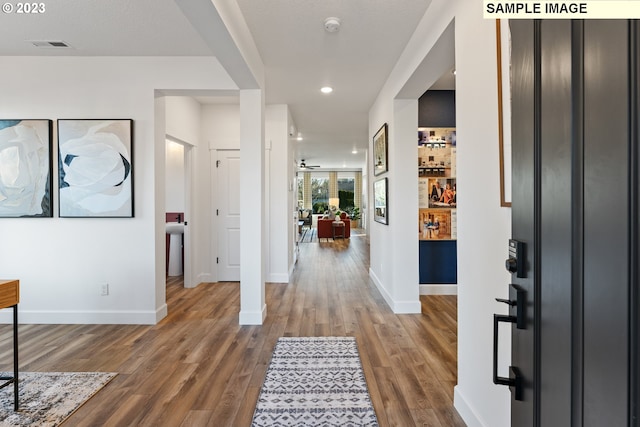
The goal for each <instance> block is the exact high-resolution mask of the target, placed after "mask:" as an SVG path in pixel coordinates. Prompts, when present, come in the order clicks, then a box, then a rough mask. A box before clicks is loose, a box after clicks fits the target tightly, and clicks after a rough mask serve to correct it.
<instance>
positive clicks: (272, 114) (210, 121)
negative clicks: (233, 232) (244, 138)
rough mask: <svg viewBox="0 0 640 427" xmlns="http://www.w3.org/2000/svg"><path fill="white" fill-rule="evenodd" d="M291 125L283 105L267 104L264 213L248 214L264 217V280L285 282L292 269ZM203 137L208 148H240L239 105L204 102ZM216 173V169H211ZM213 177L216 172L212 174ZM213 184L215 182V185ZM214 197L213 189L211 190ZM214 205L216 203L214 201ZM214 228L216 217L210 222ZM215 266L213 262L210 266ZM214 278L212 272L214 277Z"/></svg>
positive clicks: (214, 247)
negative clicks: (205, 103) (265, 207)
mask: <svg viewBox="0 0 640 427" xmlns="http://www.w3.org/2000/svg"><path fill="white" fill-rule="evenodd" d="M292 124H293V121H292V119H291V115H290V113H289V109H288V107H287V106H286V105H268V106H267V107H266V110H265V150H266V152H265V162H266V165H265V170H267V171H268V175H267V177H266V178H267V181H266V182H265V184H266V188H265V195H266V196H267V199H266V204H267V207H268V211H267V212H262V213H261V212H258V211H256V210H255V209H254V210H251V211H250V213H249V214H250V215H253V216H254V217H255V218H257V217H258V215H263V216H265V217H266V219H267V222H266V224H267V229H266V236H267V238H266V243H267V246H266V250H267V254H266V260H267V264H266V269H267V271H266V280H267V281H268V282H276V283H280V282H283V283H287V282H288V281H289V277H290V274H291V270H292V269H293V250H294V247H293V242H294V241H295V240H294V236H293V235H292V234H293V230H292V227H290V226H289V225H290V221H291V217H292V206H293V205H294V204H295V203H294V201H293V198H294V197H295V193H294V192H293V191H289V184H288V183H289V181H290V180H293V176H294V169H293V163H292V161H291V159H292V158H293V154H292V149H293V148H292V145H291V142H290V141H289V136H288V129H289V128H290V126H291V125H292ZM201 128H202V140H203V142H205V143H206V144H207V145H208V147H209V150H214V151H215V150H239V149H240V105H238V104H207V105H203V106H202V118H201ZM212 174H215V170H212ZM213 179H214V180H215V175H213ZM214 186H215V184H214ZM213 190H214V191H213V193H214V195H213V197H214V199H215V188H214V189H213ZM214 204H215V202H214ZM212 224H214V227H215V216H213V222H212ZM212 235H213V237H212V239H211V240H212V251H213V254H212V258H215V257H216V254H215V253H216V250H217V245H216V240H217V236H216V235H215V229H214V230H213V231H212ZM213 269H215V265H214V266H213ZM213 277H215V274H214V276H213Z"/></svg>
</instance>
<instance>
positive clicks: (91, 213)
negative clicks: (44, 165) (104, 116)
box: [58, 119, 133, 217]
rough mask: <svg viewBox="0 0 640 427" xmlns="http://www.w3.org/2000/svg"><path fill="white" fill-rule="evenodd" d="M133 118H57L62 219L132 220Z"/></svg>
mask: <svg viewBox="0 0 640 427" xmlns="http://www.w3.org/2000/svg"><path fill="white" fill-rule="evenodd" d="M131 144H132V120H129V119H126V120H58V172H59V191H60V206H59V210H60V216H61V217H132V216H133V194H132V192H133V185H132V161H131V151H132V150H131V148H132V147H131Z"/></svg>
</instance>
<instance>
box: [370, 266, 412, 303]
mask: <svg viewBox="0 0 640 427" xmlns="http://www.w3.org/2000/svg"><path fill="white" fill-rule="evenodd" d="M369 277H371V280H372V281H373V283H374V284H375V285H376V288H378V290H379V291H380V293H381V294H382V297H383V298H384V300H385V302H386V303H387V305H388V306H389V307H390V308H391V310H393V312H394V313H395V314H419V313H421V312H422V307H421V305H420V301H419V300H418V301H395V300H394V299H393V298H391V295H389V293H388V292H387V290H386V289H385V288H384V286H383V285H382V282H381V281H380V279H379V278H378V276H376V273H374V271H373V270H371V268H369Z"/></svg>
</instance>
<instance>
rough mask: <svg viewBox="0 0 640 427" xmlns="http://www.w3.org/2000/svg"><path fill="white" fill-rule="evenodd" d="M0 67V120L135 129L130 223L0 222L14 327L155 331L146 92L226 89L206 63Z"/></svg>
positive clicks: (154, 157)
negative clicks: (77, 121) (11, 282)
mask: <svg viewBox="0 0 640 427" xmlns="http://www.w3.org/2000/svg"><path fill="white" fill-rule="evenodd" d="M3 63H5V64H12V66H11V67H2V68H1V69H0V82H3V83H2V84H0V99H2V102H1V103H0V117H10V118H11V117H18V118H49V119H54V120H55V119H57V118H131V119H133V120H134V141H133V178H134V197H135V218H124V219H123V218H119V219H115V218H114V219H100V218H29V219H3V220H2V222H0V235H2V245H0V271H2V275H3V276H4V277H8V278H17V279H20V285H21V286H20V287H21V289H20V294H21V300H20V306H19V309H20V321H21V322H22V323H146V324H154V323H156V322H157V321H158V320H159V319H160V318H162V317H163V316H164V315H165V313H166V305H165V301H164V287H165V277H164V239H165V232H164V208H165V205H164V157H165V156H164V150H165V133H166V132H165V124H164V114H165V106H164V102H162V100H157V99H155V98H154V96H155V91H156V90H165V89H166V90H176V89H185V90H197V89H204V90H216V89H220V90H233V89H237V88H236V86H235V84H234V83H233V82H232V80H231V79H230V78H229V76H228V75H227V73H226V72H225V71H224V70H223V69H222V67H221V66H220V65H219V63H218V62H217V61H216V59H215V58H204V57H198V58H191V57H180V58H175V57H172V58H164V57H144V58H136V57H126V58H125V57H102V58H97V57H84V58H80V57H4V58H3ZM56 153H57V150H56V149H55V144H54V155H57V154H56ZM56 160H57V159H56ZM56 164H57V162H54V183H56V185H54V212H57V203H58V197H57V190H55V189H56V188H57V177H58V174H57V166H56ZM158 248H159V249H158ZM104 283H108V284H109V287H110V295H109V296H106V297H103V296H100V286H101V285H102V284H104ZM3 314H4V313H3ZM3 319H4V318H3ZM8 319H9V318H8V317H7V318H6V320H8Z"/></svg>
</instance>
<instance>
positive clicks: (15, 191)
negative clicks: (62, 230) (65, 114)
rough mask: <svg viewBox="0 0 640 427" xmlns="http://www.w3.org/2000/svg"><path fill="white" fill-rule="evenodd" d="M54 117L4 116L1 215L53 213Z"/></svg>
mask: <svg viewBox="0 0 640 427" xmlns="http://www.w3.org/2000/svg"><path fill="white" fill-rule="evenodd" d="M51 125H52V122H51V120H0V218H18V217H52V216H53V200H52V193H53V181H52V172H53V169H52V154H51V152H52V150H51V149H52V142H51V133H52V129H51Z"/></svg>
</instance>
